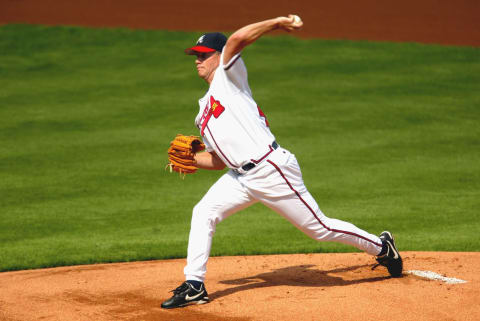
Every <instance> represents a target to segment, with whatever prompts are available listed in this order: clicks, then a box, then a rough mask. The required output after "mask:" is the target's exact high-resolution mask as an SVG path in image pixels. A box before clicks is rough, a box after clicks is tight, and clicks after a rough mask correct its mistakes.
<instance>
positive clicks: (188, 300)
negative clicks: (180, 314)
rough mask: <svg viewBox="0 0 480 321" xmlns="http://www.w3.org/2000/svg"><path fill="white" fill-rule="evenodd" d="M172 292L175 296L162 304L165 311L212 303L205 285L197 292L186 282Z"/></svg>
mask: <svg viewBox="0 0 480 321" xmlns="http://www.w3.org/2000/svg"><path fill="white" fill-rule="evenodd" d="M170 292H173V296H172V297H171V298H170V299H168V300H167V301H165V302H163V303H162V308H164V309H174V308H179V307H184V306H187V305H191V304H204V303H207V302H208V301H210V300H209V299H208V293H207V290H206V289H205V286H204V285H203V283H202V285H201V286H200V289H198V290H197V289H195V287H194V286H193V285H191V284H190V283H188V282H187V281H185V282H183V283H182V285H180V286H179V287H178V288H176V289H175V290H173V291H170Z"/></svg>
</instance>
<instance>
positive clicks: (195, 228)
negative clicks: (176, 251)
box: [184, 53, 382, 282]
mask: <svg viewBox="0 0 480 321" xmlns="http://www.w3.org/2000/svg"><path fill="white" fill-rule="evenodd" d="M199 105H200V112H199V114H198V115H197V117H196V119H195V124H196V126H197V127H198V128H199V130H200V133H201V135H202V137H203V140H204V143H205V145H206V149H207V151H215V153H216V154H217V155H218V156H219V157H220V158H221V159H222V161H223V162H224V163H225V164H226V165H227V166H228V167H229V168H230V170H229V171H228V172H227V173H225V174H224V175H223V176H222V177H220V179H219V180H218V181H217V182H216V183H215V184H214V185H213V186H212V187H211V188H210V189H209V191H208V192H207V193H206V194H205V195H204V196H203V198H202V199H201V200H200V202H199V203H198V204H197V205H196V206H195V207H194V209H193V215H192V221H191V228H190V236H189V242H188V256H187V265H186V267H185V269H184V273H185V276H186V279H187V280H196V281H202V282H203V280H204V278H205V274H206V270H207V269H206V266H207V261H208V257H209V255H210V248H211V244H212V238H213V234H214V233H215V228H216V225H217V224H218V223H219V222H221V221H222V220H223V219H225V218H227V217H228V216H230V215H232V214H234V213H235V212H237V211H239V210H241V209H244V208H246V207H248V206H250V205H252V204H254V203H256V202H262V203H263V204H265V205H266V206H268V207H270V208H271V209H273V210H274V211H276V212H277V213H279V214H280V215H282V216H283V217H285V218H286V219H287V220H289V221H290V222H291V223H292V224H293V225H295V226H296V227H297V228H298V229H300V230H301V231H303V232H304V233H305V234H307V235H308V236H310V237H311V238H313V239H315V240H318V241H336V242H340V243H344V244H349V245H353V246H355V247H357V248H358V249H360V250H363V251H365V252H367V253H368V254H371V255H378V254H379V253H380V251H381V249H382V242H381V240H380V239H379V238H378V237H377V236H375V235H373V234H370V233H367V232H365V231H363V230H361V229H359V228H357V227H356V226H354V225H352V224H350V223H347V222H343V221H340V220H337V219H331V218H328V217H326V216H325V215H324V214H323V213H322V212H321V210H320V208H319V207H318V205H317V203H316V201H315V200H314V198H313V197H312V195H310V193H309V192H308V190H307V188H306V187H305V185H304V183H303V179H302V173H301V171H300V166H299V165H298V162H297V159H296V158H295V155H293V154H292V153H290V152H289V151H288V150H286V149H284V148H282V147H280V146H278V144H277V143H276V142H275V137H274V136H273V134H272V133H271V131H270V128H269V126H268V122H267V120H266V118H265V115H264V114H263V112H262V111H261V109H260V108H259V107H258V106H257V104H256V103H255V101H254V100H253V98H252V93H251V90H250V87H249V85H248V80H247V69H246V67H245V64H244V62H243V60H242V58H241V57H240V53H239V54H237V55H235V56H234V57H233V58H232V59H231V60H230V61H229V62H228V63H227V64H224V63H223V53H222V56H221V58H220V65H219V66H218V68H217V69H216V71H215V75H214V78H213V80H212V83H211V84H210V88H209V90H208V92H207V93H206V94H205V96H204V97H202V98H201V99H200V100H199ZM242 167H243V168H242Z"/></svg>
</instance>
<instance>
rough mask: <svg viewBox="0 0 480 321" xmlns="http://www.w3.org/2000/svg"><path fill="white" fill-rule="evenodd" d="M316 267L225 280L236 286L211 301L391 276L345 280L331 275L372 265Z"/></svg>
mask: <svg viewBox="0 0 480 321" xmlns="http://www.w3.org/2000/svg"><path fill="white" fill-rule="evenodd" d="M314 266H315V265H296V266H289V267H285V268H281V269H277V270H274V271H271V272H266V273H260V274H257V275H254V276H251V277H246V278H241V279H233V280H224V281H220V283H222V284H231V285H236V286H234V287H231V288H228V289H225V290H221V291H216V292H213V293H209V297H210V298H211V299H218V298H221V297H223V296H227V295H230V294H233V293H236V292H239V291H247V290H252V289H258V288H266V287H272V286H280V285H287V286H302V287H329V286H346V285H352V284H360V283H368V282H378V281H383V280H385V279H389V278H390V276H378V277H368V278H359V279H354V280H344V279H342V278H341V277H339V276H333V275H331V274H335V273H342V272H351V271H355V270H359V269H361V268H365V267H370V266H371V265H368V264H365V265H355V266H350V267H345V268H339V269H333V270H328V271H323V270H316V269H311V268H312V267H314Z"/></svg>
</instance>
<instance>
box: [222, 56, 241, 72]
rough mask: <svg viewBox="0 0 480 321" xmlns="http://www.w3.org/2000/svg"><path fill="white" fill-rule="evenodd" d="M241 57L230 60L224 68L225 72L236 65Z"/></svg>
mask: <svg viewBox="0 0 480 321" xmlns="http://www.w3.org/2000/svg"><path fill="white" fill-rule="evenodd" d="M241 56H242V55H240V54H239V55H238V56H237V57H235V59H232V60H230V62H229V63H228V65H225V66H223V69H225V70H228V69H230V68H231V67H232V66H233V65H234V64H235V62H236V61H237V60H238V58H240V57H241Z"/></svg>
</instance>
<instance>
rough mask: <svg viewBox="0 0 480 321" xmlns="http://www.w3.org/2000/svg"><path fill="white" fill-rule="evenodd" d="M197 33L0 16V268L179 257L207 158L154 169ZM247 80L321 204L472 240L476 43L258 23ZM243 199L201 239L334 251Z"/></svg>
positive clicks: (197, 90) (181, 120) (442, 244)
mask: <svg viewBox="0 0 480 321" xmlns="http://www.w3.org/2000/svg"><path fill="white" fill-rule="evenodd" d="M199 35H200V34H199V33H180V32H164V31H133V30H128V29H88V28H76V27H41V26H29V25H6V26H2V27H0V142H1V143H0V271H6V270H16V269H27V268H38V267H47V266H59V265H72V264H85V263H94V262H114V261H133V260H148V259H162V258H176V257H184V256H185V255H186V247H187V239H188V231H189V227H190V226H189V225H190V217H191V209H192V208H193V206H194V205H195V203H196V202H198V201H199V200H200V198H201V197H202V195H203V194H204V193H205V192H206V191H207V190H208V188H209V187H210V185H211V184H212V183H213V182H215V180H216V179H217V178H218V177H219V176H220V175H221V174H222V173H221V172H208V171H201V172H199V173H197V174H195V175H193V176H188V177H187V178H186V179H185V180H181V179H179V177H178V176H176V175H174V174H169V173H168V172H166V171H164V166H165V164H166V149H167V148H168V145H169V143H170V140H171V139H172V138H173V137H174V136H175V135H176V134H177V133H185V134H197V131H196V128H195V127H194V125H193V119H194V117H195V115H196V113H197V112H198V105H197V99H198V98H199V97H200V96H202V95H203V93H204V91H205V90H206V88H207V87H206V84H205V83H204V82H203V81H202V80H200V79H198V78H197V76H196V73H195V69H194V63H193V59H192V58H191V57H188V56H185V55H184V54H183V49H184V48H186V47H188V46H190V45H192V43H193V42H194V41H196V39H197V38H198V36H199ZM243 57H244V60H245V61H246V63H247V67H248V68H249V79H250V85H251V88H252V90H253V93H254V97H255V99H256V100H257V102H258V103H259V105H260V106H262V109H263V110H264V112H265V113H266V114H267V116H268V118H269V122H270V124H271V128H272V130H273V132H274V134H275V135H276V138H277V141H278V142H279V143H280V144H281V145H282V146H283V147H285V148H287V149H290V150H291V151H292V152H294V153H295V154H296V156H297V158H298V160H299V162H300V165H301V166H302V170H303V175H304V179H305V183H306V185H307V187H308V188H309V190H310V192H311V193H312V194H313V195H314V196H315V198H316V199H317V201H318V203H319V205H320V208H321V209H322V210H323V212H324V213H325V214H326V215H327V216H330V217H335V218H339V219H343V220H347V221H350V222H352V223H354V224H355V225H357V226H359V227H361V228H364V229H366V230H368V231H370V232H371V233H374V234H379V233H380V232H381V231H383V230H384V229H389V230H391V231H393V232H394V234H395V235H396V238H397V243H398V244H397V245H398V246H399V248H400V250H435V251H479V250H480V237H479V231H480V213H479V212H480V49H479V48H469V47H446V46H434V45H421V44H411V43H404V44H399V43H376V42H353V41H325V40H299V39H296V38H293V37H289V36H282V37H265V38H263V39H261V40H260V41H258V42H257V43H255V44H253V45H252V46H251V47H250V48H248V49H247V50H246V51H245V52H244V55H243ZM347 251H356V249H354V248H351V247H347V246H344V245H338V244H333V243H318V242H315V241H313V240H311V239H309V238H308V237H306V236H304V235H303V234H302V233H301V232H299V231H298V230H296V229H295V228H294V227H293V226H291V225H290V224H289V223H288V222H286V221H285V220H284V219H283V218H281V217H280V216H279V215H277V214H275V213H274V212H271V211H270V210H268V209H267V208H266V207H263V206H262V205H255V206H253V207H251V208H249V209H247V210H245V211H243V212H240V213H238V214H237V215H234V216H233V217H231V218H229V219H228V220H226V221H224V222H222V223H221V224H219V226H218V227H217V234H216V236H215V238H214V242H213V249H212V255H235V254H264V253H298V252H347Z"/></svg>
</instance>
